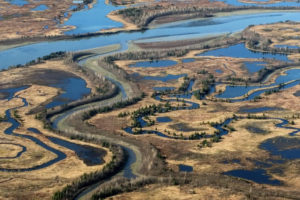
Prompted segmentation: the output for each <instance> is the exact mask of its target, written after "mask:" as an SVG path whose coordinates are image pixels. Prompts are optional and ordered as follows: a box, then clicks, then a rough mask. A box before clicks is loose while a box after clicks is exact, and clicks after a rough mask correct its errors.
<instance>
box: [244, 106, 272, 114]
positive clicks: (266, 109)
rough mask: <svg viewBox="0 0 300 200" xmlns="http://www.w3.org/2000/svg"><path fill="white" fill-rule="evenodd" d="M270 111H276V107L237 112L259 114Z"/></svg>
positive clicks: (247, 109) (245, 109)
mask: <svg viewBox="0 0 300 200" xmlns="http://www.w3.org/2000/svg"><path fill="white" fill-rule="evenodd" d="M271 110H278V108H276V107H258V108H241V109H240V110H239V112H245V113H259V112H266V111H271Z"/></svg>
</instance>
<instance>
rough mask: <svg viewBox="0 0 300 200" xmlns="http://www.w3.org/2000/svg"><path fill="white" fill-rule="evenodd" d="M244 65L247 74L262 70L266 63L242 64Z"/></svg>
mask: <svg viewBox="0 0 300 200" xmlns="http://www.w3.org/2000/svg"><path fill="white" fill-rule="evenodd" d="M244 64H245V67H246V68H247V70H248V72H250V73H255V72H258V71H259V70H261V69H263V68H264V65H265V64H266V62H260V61H254V62H244Z"/></svg>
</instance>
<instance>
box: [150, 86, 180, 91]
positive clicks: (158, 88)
mask: <svg viewBox="0 0 300 200" xmlns="http://www.w3.org/2000/svg"><path fill="white" fill-rule="evenodd" d="M174 89H175V87H154V88H153V90H155V91H168V90H174Z"/></svg>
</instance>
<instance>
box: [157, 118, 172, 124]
mask: <svg viewBox="0 0 300 200" xmlns="http://www.w3.org/2000/svg"><path fill="white" fill-rule="evenodd" d="M156 121H157V122H159V123H166V122H171V121H172V119H171V118H170V117H157V118H156Z"/></svg>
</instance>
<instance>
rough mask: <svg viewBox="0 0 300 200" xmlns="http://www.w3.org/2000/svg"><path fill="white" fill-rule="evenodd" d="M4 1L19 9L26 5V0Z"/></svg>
mask: <svg viewBox="0 0 300 200" xmlns="http://www.w3.org/2000/svg"><path fill="white" fill-rule="evenodd" d="M5 1H6V2H8V3H10V4H12V5H16V6H20V7H21V6H24V5H26V4H28V1H26V0H5Z"/></svg>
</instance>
